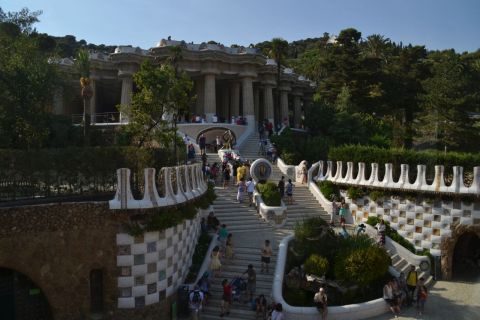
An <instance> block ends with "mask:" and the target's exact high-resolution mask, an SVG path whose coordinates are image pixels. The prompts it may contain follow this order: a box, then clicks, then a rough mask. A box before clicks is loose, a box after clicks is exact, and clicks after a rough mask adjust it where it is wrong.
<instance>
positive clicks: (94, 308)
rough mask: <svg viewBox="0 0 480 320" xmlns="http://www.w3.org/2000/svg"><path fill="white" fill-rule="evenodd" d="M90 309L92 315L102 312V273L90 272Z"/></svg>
mask: <svg viewBox="0 0 480 320" xmlns="http://www.w3.org/2000/svg"><path fill="white" fill-rule="evenodd" d="M90 309H91V312H92V313H96V312H103V271H102V270H101V269H93V270H92V271H90Z"/></svg>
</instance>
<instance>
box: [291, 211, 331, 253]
mask: <svg viewBox="0 0 480 320" xmlns="http://www.w3.org/2000/svg"><path fill="white" fill-rule="evenodd" d="M336 249H337V237H336V236H335V232H334V231H333V229H331V228H330V227H329V225H328V223H327V222H326V221H325V220H323V219H322V218H320V217H312V218H308V219H305V220H304V221H302V222H301V223H297V224H296V225H295V242H294V245H293V246H292V250H293V251H294V252H295V253H296V254H297V255H298V259H301V260H302V261H303V260H305V259H306V258H307V257H308V256H310V255H311V254H318V255H320V256H323V257H325V258H327V259H329V260H330V259H332V258H333V257H334V255H335V250H336Z"/></svg>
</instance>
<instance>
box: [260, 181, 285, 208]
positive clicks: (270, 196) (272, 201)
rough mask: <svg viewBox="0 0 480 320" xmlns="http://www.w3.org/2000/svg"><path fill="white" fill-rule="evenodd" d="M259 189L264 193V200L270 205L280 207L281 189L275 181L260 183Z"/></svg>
mask: <svg viewBox="0 0 480 320" xmlns="http://www.w3.org/2000/svg"><path fill="white" fill-rule="evenodd" d="M257 190H258V192H260V194H261V195H262V199H263V202H265V204H266V205H267V206H270V207H279V206H280V205H281V204H282V203H281V200H282V198H281V196H280V191H278V187H277V185H276V184H275V183H273V182H267V183H258V184H257Z"/></svg>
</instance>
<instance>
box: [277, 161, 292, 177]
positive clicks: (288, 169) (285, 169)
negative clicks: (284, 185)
mask: <svg viewBox="0 0 480 320" xmlns="http://www.w3.org/2000/svg"><path fill="white" fill-rule="evenodd" d="M277 167H278V169H280V171H282V173H283V174H284V175H286V176H287V177H291V178H292V179H294V180H295V178H296V176H295V172H296V170H295V166H294V165H289V164H286V163H285V162H283V160H282V159H281V158H278V159H277Z"/></svg>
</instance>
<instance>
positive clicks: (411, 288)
mask: <svg viewBox="0 0 480 320" xmlns="http://www.w3.org/2000/svg"><path fill="white" fill-rule="evenodd" d="M417 282H418V273H417V271H416V270H415V266H414V265H412V266H410V271H409V272H408V274H407V288H408V296H407V301H408V305H412V303H413V294H414V292H415V289H416V288H417Z"/></svg>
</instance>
